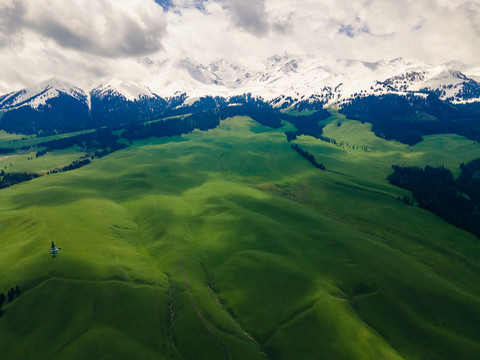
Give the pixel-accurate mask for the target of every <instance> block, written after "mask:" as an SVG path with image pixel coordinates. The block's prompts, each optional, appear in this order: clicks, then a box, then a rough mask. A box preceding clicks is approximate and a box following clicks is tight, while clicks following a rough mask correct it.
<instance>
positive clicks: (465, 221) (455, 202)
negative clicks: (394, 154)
mask: <svg viewBox="0 0 480 360" xmlns="http://www.w3.org/2000/svg"><path fill="white" fill-rule="evenodd" d="M393 170H394V171H393V173H392V174H391V175H389V177H388V181H389V182H390V183H391V184H393V185H395V186H398V187H401V188H403V189H406V190H409V191H411V192H412V194H413V197H414V198H415V200H416V201H417V202H418V205H419V206H420V207H421V208H423V209H426V210H428V211H430V212H432V213H434V214H436V215H438V216H439V217H441V218H442V219H444V220H445V221H448V222H449V223H451V224H453V225H455V226H457V227H459V228H462V229H465V230H467V231H469V232H471V233H472V234H474V235H476V236H477V237H479V238H480V159H477V160H474V161H471V162H469V163H468V164H461V166H460V171H461V173H460V176H459V177H458V179H454V177H453V175H452V172H451V171H450V170H448V169H446V168H445V167H431V166H426V167H425V168H424V169H421V168H419V167H400V166H396V165H394V166H393Z"/></svg>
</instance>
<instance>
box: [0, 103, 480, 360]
mask: <svg viewBox="0 0 480 360" xmlns="http://www.w3.org/2000/svg"><path fill="white" fill-rule="evenodd" d="M331 113H332V114H333V115H332V116H331V117H329V118H327V119H324V120H322V121H321V122H320V124H321V125H322V126H323V135H324V136H325V137H328V138H330V139H335V143H333V142H327V141H322V140H320V139H317V138H314V137H311V136H305V135H300V136H298V137H297V138H296V139H295V140H292V141H291V142H287V139H286V136H285V131H290V130H291V129H292V127H293V125H292V124H288V123H286V122H285V121H284V123H283V127H280V128H277V129H272V128H270V127H266V126H263V125H260V124H259V123H257V122H255V121H254V120H252V119H251V118H249V117H241V116H236V117H229V118H227V119H225V120H222V121H221V122H220V125H219V126H218V127H216V128H214V129H211V130H207V131H199V130H195V131H193V132H192V133H190V134H186V135H180V136H172V137H162V138H148V139H143V140H134V141H132V144H131V145H129V147H127V148H125V149H121V150H119V151H116V152H113V153H111V154H109V155H108V156H105V157H102V158H94V159H92V162H91V163H90V164H88V165H86V166H83V167H81V168H79V169H75V170H72V171H68V172H63V173H55V174H50V175H46V176H42V177H39V178H36V179H33V180H31V181H28V182H24V183H20V184H17V185H14V186H11V187H9V188H6V189H1V190H0V247H1V249H2V251H1V252H0V273H1V274H2V276H1V277H0V293H1V292H3V293H6V292H7V291H8V290H9V289H10V288H11V287H15V286H17V285H18V287H19V288H20V290H21V294H20V295H18V296H17V297H16V298H15V299H14V300H13V301H11V302H6V303H5V304H4V305H3V307H2V311H3V313H2V316H0V333H1V334H2V335H1V336H0V353H1V354H2V356H3V357H4V358H6V359H47V358H48V359H49V360H55V359H69V360H73V359H90V358H101V359H185V360H187V359H240V360H242V359H252V360H253V359H285V360H286V359H335V360H341V359H365V360H367V359H386V360H390V359H391V360H394V359H395V360H397V359H398V360H401V359H404V360H413V359H445V360H448V359H464V360H467V359H472V360H474V359H478V354H480V327H479V326H478V324H479V321H480V283H479V281H478V278H479V275H480V242H479V239H478V238H477V237H475V236H474V235H472V234H470V233H468V232H466V231H464V230H461V229H459V228H457V227H455V226H453V225H451V224H448V223H447V222H445V221H444V220H442V219H440V218H439V217H437V216H435V215H433V214H432V213H429V212H428V211H426V210H423V209H420V208H419V207H416V206H409V205H406V204H404V203H403V202H402V201H399V200H398V198H399V197H401V196H404V195H407V196H410V193H409V192H407V191H405V190H402V189H400V188H397V187H395V186H393V185H391V184H389V183H388V181H387V177H388V175H389V174H390V173H391V172H392V168H391V166H392V165H394V164H397V165H402V166H405V165H415V166H425V165H428V164H430V165H444V166H445V167H447V168H449V169H451V170H455V169H458V167H459V165H460V164H461V163H463V162H467V161H470V160H473V159H476V158H480V146H479V145H478V143H476V142H474V141H472V140H469V139H467V138H465V137H462V136H460V135H452V134H441V135H428V136H425V137H424V140H423V141H422V142H419V143H417V144H415V145H412V146H408V145H404V144H402V143H399V142H396V141H393V140H390V141H388V140H385V139H381V138H378V137H376V136H375V134H374V133H373V132H372V131H371V129H372V125H371V124H368V123H361V122H360V121H355V120H348V119H346V118H345V117H344V116H343V115H341V114H339V113H338V112H337V111H335V110H331ZM0 136H2V137H3V138H2V141H1V144H2V145H3V146H10V145H8V144H10V141H13V140H12V139H15V141H17V142H18V143H21V141H22V140H21V138H17V137H12V135H8V134H3V133H2V134H0ZM24 141H29V142H30V143H34V142H35V141H36V140H34V139H33V138H28V139H26V140H24ZM291 144H297V145H299V146H300V147H301V148H302V149H304V150H306V151H308V153H310V154H312V155H314V156H315V159H316V160H317V161H318V162H319V163H320V162H321V163H322V164H324V165H325V168H326V170H325V171H322V170H320V169H317V168H315V167H314V166H312V164H311V163H310V162H309V161H307V160H306V159H305V158H303V157H302V156H301V155H300V154H299V153H297V152H296V151H295V150H294V149H292V148H291ZM16 147H17V145H16ZM18 147H19V146H18ZM85 154H86V153H85V152H83V150H82V149H81V148H79V147H76V146H74V147H70V148H68V149H63V150H54V151H51V152H48V153H47V154H46V155H44V156H42V157H38V158H36V157H35V153H34V152H32V153H24V154H20V153H18V152H17V153H15V154H13V155H8V156H10V157H8V158H7V157H2V155H0V167H1V169H4V170H5V171H6V172H8V171H34V172H42V173H46V172H48V171H50V170H52V169H55V168H56V167H58V166H64V165H65V164H69V163H71V162H72V161H74V160H75V159H78V158H80V157H81V156H84V155H85ZM30 157H32V160H28V159H27V158H30ZM10 163H12V165H10ZM52 240H53V241H55V244H56V245H57V246H60V247H62V250H61V252H60V254H59V255H57V256H55V257H52V255H50V254H49V251H48V248H49V246H50V243H51V241H52Z"/></svg>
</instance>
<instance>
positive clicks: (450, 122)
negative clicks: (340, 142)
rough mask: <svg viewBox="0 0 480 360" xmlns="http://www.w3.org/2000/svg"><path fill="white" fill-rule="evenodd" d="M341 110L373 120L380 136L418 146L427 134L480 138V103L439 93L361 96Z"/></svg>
mask: <svg viewBox="0 0 480 360" xmlns="http://www.w3.org/2000/svg"><path fill="white" fill-rule="evenodd" d="M340 112H341V113H342V114H344V115H346V116H347V117H348V118H349V119H353V120H359V121H362V122H369V123H371V124H372V131H373V132H374V133H375V135H376V136H378V137H381V138H385V139H387V140H397V141H400V142H402V143H404V144H408V145H415V144H416V143H419V142H420V141H422V140H423V138H422V136H424V135H433V134H446V133H452V134H458V135H462V136H465V137H466V138H468V139H471V140H474V141H480V126H479V122H480V104H475V103H473V104H463V105H462V104H451V103H448V102H445V101H442V100H440V99H439V98H438V97H437V96H436V95H435V94H429V95H428V96H426V97H421V96H415V95H413V94H409V95H406V96H400V95H394V94H388V95H382V96H373V95H371V96H365V97H357V98H355V99H352V100H351V101H349V102H347V103H345V104H344V105H343V106H342V108H341V110H340Z"/></svg>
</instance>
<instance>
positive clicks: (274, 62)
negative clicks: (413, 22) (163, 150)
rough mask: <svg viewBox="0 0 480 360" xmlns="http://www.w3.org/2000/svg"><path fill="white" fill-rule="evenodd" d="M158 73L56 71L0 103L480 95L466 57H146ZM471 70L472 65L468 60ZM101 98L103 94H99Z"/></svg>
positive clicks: (455, 98) (457, 99)
mask: <svg viewBox="0 0 480 360" xmlns="http://www.w3.org/2000/svg"><path fill="white" fill-rule="evenodd" d="M139 62H140V64H142V65H143V66H144V67H145V69H146V71H148V73H149V74H150V76H149V77H148V78H145V79H144V80H143V81H142V80H139V79H133V78H129V79H111V80H109V81H107V82H103V83H100V84H97V85H96V86H94V87H93V89H81V88H80V87H78V86H76V85H74V84H70V83H69V82H67V81H63V80H58V79H52V80H48V81H44V82H42V83H40V84H37V85H34V86H32V87H29V88H25V89H22V90H19V91H16V92H11V93H8V94H6V95H2V96H0V110H10V109H15V108H18V107H21V106H29V107H31V108H33V109H39V108H42V106H48V102H49V100H50V99H53V98H56V97H59V96H60V95H64V96H65V95H66V96H70V97H73V98H74V99H76V100H77V101H79V102H80V103H82V104H86V105H87V106H88V107H89V109H91V104H92V99H97V100H98V99H100V100H102V101H104V102H105V101H108V100H112V99H116V100H115V101H114V102H116V103H119V102H122V101H125V102H135V101H143V102H146V101H152V102H158V101H160V102H165V101H166V102H169V101H172V99H175V100H174V102H176V103H178V102H179V101H180V100H182V101H180V103H178V104H177V106H182V105H185V106H188V105H192V104H193V103H195V102H196V101H198V100H199V99H200V98H202V97H205V96H213V97H215V96H219V97H222V98H224V99H226V100H227V101H228V100H229V99H231V98H232V97H235V96H238V95H242V94H251V95H252V96H254V97H259V98H262V99H264V100H265V101H266V102H269V103H270V104H272V105H273V106H278V107H282V108H289V107H292V106H297V107H299V108H304V107H308V104H314V105H315V106H319V105H321V104H328V105H331V104H336V103H338V104H341V103H342V102H344V101H346V100H348V99H351V98H353V97H357V96H365V95H370V94H371V95H382V94H388V93H394V94H405V93H417V94H418V95H419V96H421V94H422V93H423V94H424V93H427V92H434V93H435V94H437V95H438V96H439V98H440V99H442V100H447V101H451V102H453V103H464V102H472V101H480V84H479V83H478V82H477V81H476V80H475V78H476V74H474V73H472V77H469V76H468V73H467V75H466V74H464V73H463V72H461V71H460V70H458V68H461V70H463V68H465V66H463V65H461V64H444V65H440V66H431V65H427V64H424V63H420V62H416V61H413V60H405V59H402V58H397V59H393V60H391V61H378V62H365V61H359V60H348V59H333V58H329V57H322V58H317V57H313V56H305V57H294V56H291V55H286V54H285V55H275V56H272V57H270V58H268V59H266V60H265V61H264V62H263V63H262V65H261V66H260V67H258V68H253V67H246V66H241V65H238V64H234V63H231V62H229V61H227V60H225V59H220V60H217V61H215V62H212V63H210V64H208V65H203V64H201V63H198V62H195V61H194V60H192V59H181V60H169V59H164V60H159V61H154V60H152V59H149V58H143V59H141V60H140V61H139ZM467 70H468V68H467ZM97 103H98V101H97Z"/></svg>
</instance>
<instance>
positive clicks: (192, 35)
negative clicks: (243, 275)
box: [0, 0, 480, 90]
mask: <svg viewBox="0 0 480 360" xmlns="http://www.w3.org/2000/svg"><path fill="white" fill-rule="evenodd" d="M285 52H287V53H289V54H294V55H299V56H302V55H307V54H308V55H314V56H319V57H320V56H331V57H335V58H348V59H358V60H366V61H377V60H381V59H385V60H388V59H393V58H396V57H406V58H410V59H418V60H420V61H423V62H427V63H431V64H440V63H444V62H448V61H456V62H462V63H466V64H470V65H475V66H476V65H478V66H480V0H473V1H472V0H400V1H399V0H0V89H1V87H3V88H6V89H12V90H13V89H18V88H22V87H24V86H29V85H31V84H33V83H36V82H39V81H42V80H46V79H48V78H52V77H60V78H63V79H68V80H70V81H72V82H74V83H78V84H81V85H83V86H86V85H87V84H91V83H93V82H95V81H98V80H99V79H109V78H115V77H123V76H135V75H136V74H141V73H142V71H145V69H144V67H143V66H142V65H140V64H139V59H142V58H145V57H149V58H151V59H154V60H161V59H167V58H168V59H180V58H190V59H193V60H195V61H199V62H202V63H209V62H211V61H214V60H217V59H219V58H226V59H228V60H230V61H233V62H238V63H240V64H244V65H250V66H255V65H256V64H258V63H261V61H263V60H264V59H266V58H267V57H269V56H272V55H274V54H283V53H285Z"/></svg>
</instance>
